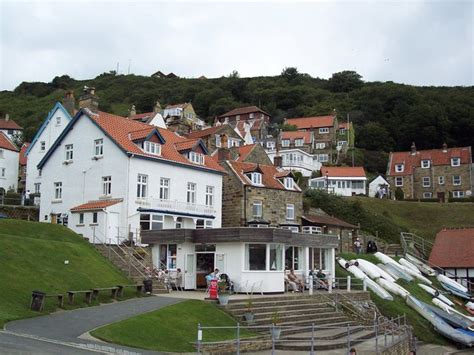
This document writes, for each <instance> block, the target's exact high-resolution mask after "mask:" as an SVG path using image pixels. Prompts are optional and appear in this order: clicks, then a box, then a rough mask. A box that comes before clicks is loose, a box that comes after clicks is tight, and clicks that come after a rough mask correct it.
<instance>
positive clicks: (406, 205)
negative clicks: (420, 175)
mask: <svg viewBox="0 0 474 355" xmlns="http://www.w3.org/2000/svg"><path fill="white" fill-rule="evenodd" d="M351 199H352V200H354V201H359V202H360V203H361V205H362V207H363V208H364V209H365V210H367V211H368V212H370V213H372V214H374V215H378V214H381V215H383V216H385V217H387V218H389V219H390V220H391V221H392V222H393V223H395V224H396V225H397V226H399V227H400V228H401V229H406V230H408V231H410V232H412V233H415V234H417V235H419V236H421V237H424V238H426V239H434V238H435V236H436V233H437V232H438V231H439V230H440V229H442V228H443V227H467V226H474V203H449V204H446V203H433V202H404V201H391V200H380V199H375V198H363V197H354V198H351Z"/></svg>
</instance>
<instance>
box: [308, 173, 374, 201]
mask: <svg viewBox="0 0 474 355" xmlns="http://www.w3.org/2000/svg"><path fill="white" fill-rule="evenodd" d="M366 181H367V177H366V175H365V170H364V168H363V167H360V166H356V167H345V166H344V167H342V166H341V167H322V168H321V177H317V178H314V179H310V180H309V181H308V186H309V187H310V188H312V189H320V190H326V191H327V192H330V193H334V194H336V195H341V196H353V195H366V193H367V192H366Z"/></svg>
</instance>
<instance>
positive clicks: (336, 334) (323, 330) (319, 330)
mask: <svg viewBox="0 0 474 355" xmlns="http://www.w3.org/2000/svg"><path fill="white" fill-rule="evenodd" d="M328 327H329V328H328ZM367 329H368V328H367V327H365V326H362V325H361V326H352V327H351V329H350V333H351V334H356V333H359V332H362V331H363V330H367ZM312 336H313V334H312V332H302V333H295V334H289V335H285V337H284V338H285V339H289V340H299V341H311V337H312ZM343 337H347V325H346V327H336V328H335V327H334V326H332V325H323V326H319V327H317V326H315V327H314V339H315V340H331V339H339V338H343Z"/></svg>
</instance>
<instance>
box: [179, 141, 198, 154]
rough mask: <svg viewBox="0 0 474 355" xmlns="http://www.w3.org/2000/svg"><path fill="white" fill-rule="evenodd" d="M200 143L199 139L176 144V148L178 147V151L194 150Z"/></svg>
mask: <svg viewBox="0 0 474 355" xmlns="http://www.w3.org/2000/svg"><path fill="white" fill-rule="evenodd" d="M198 142H199V140H198V139H189V140H186V141H182V142H178V143H175V144H174V146H175V147H176V149H177V150H178V151H182V150H188V149H192V148H193V147H194V146H195V145H196V144H197V143H198Z"/></svg>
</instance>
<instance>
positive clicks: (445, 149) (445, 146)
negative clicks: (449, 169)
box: [443, 142, 448, 153]
mask: <svg viewBox="0 0 474 355" xmlns="http://www.w3.org/2000/svg"><path fill="white" fill-rule="evenodd" d="M447 151H448V145H447V144H446V142H444V143H443V152H444V153H446V152H447Z"/></svg>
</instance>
